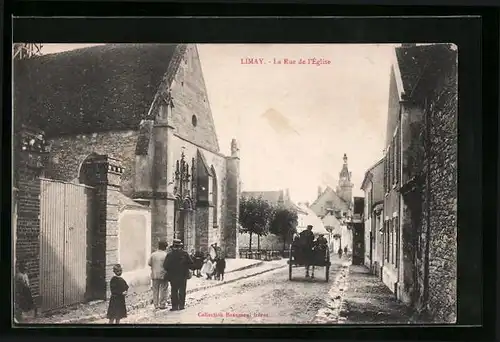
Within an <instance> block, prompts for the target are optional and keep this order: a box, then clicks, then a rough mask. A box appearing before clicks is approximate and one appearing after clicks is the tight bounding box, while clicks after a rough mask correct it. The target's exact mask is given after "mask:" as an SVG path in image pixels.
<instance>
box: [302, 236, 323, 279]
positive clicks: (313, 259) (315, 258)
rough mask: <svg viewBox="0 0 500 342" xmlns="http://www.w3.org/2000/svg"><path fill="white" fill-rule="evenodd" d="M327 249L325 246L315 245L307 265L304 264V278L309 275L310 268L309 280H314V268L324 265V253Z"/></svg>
mask: <svg viewBox="0 0 500 342" xmlns="http://www.w3.org/2000/svg"><path fill="white" fill-rule="evenodd" d="M327 249H328V246H327V245H324V244H316V245H315V246H314V247H313V248H312V250H311V254H310V258H309V263H310V265H307V264H306V278H307V277H308V275H309V267H310V266H312V272H311V278H312V279H314V268H315V266H319V265H322V264H323V263H324V258H325V253H326V251H327Z"/></svg>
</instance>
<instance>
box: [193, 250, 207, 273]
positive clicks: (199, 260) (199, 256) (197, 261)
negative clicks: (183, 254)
mask: <svg viewBox="0 0 500 342" xmlns="http://www.w3.org/2000/svg"><path fill="white" fill-rule="evenodd" d="M204 260H205V255H204V254H203V252H202V251H201V250H200V248H198V249H197V250H196V252H195V253H194V258H193V262H194V267H193V269H194V271H195V272H196V276H197V277H198V278H199V277H201V268H202V267H203V261H204Z"/></svg>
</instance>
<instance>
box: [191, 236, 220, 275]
mask: <svg viewBox="0 0 500 342" xmlns="http://www.w3.org/2000/svg"><path fill="white" fill-rule="evenodd" d="M211 247H212V248H213V250H214V252H215V256H214V257H212V255H210V253H208V254H207V255H206V256H205V255H204V254H203V252H202V251H201V250H200V249H198V250H197V251H196V252H195V251H194V250H191V258H192V259H193V261H194V268H193V269H194V271H195V275H196V277H203V276H205V277H206V279H207V280H211V279H215V280H222V281H223V280H224V272H225V270H226V258H225V256H224V254H223V253H222V252H221V250H220V247H218V246H217V243H215V244H213V245H212V246H211Z"/></svg>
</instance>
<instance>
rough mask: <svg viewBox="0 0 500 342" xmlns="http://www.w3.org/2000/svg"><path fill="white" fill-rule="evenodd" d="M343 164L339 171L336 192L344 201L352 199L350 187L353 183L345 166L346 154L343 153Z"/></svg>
mask: <svg viewBox="0 0 500 342" xmlns="http://www.w3.org/2000/svg"><path fill="white" fill-rule="evenodd" d="M343 160H344V165H342V169H341V170H340V173H339V185H338V187H337V194H338V195H339V196H340V197H341V198H342V199H343V200H344V201H346V202H348V203H350V202H351V201H352V188H353V187H354V184H352V183H351V172H349V168H348V167H347V154H346V153H344V158H343Z"/></svg>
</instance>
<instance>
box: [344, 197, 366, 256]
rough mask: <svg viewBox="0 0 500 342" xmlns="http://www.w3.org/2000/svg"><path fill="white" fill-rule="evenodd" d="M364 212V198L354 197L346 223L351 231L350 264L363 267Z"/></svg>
mask: <svg viewBox="0 0 500 342" xmlns="http://www.w3.org/2000/svg"><path fill="white" fill-rule="evenodd" d="M364 210H365V199H364V197H354V206H353V213H352V216H351V217H350V218H349V219H348V221H347V226H348V228H349V229H350V230H351V231H352V264H353V265H363V264H364V259H365V249H366V247H365V225H364V221H363V212H364Z"/></svg>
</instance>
